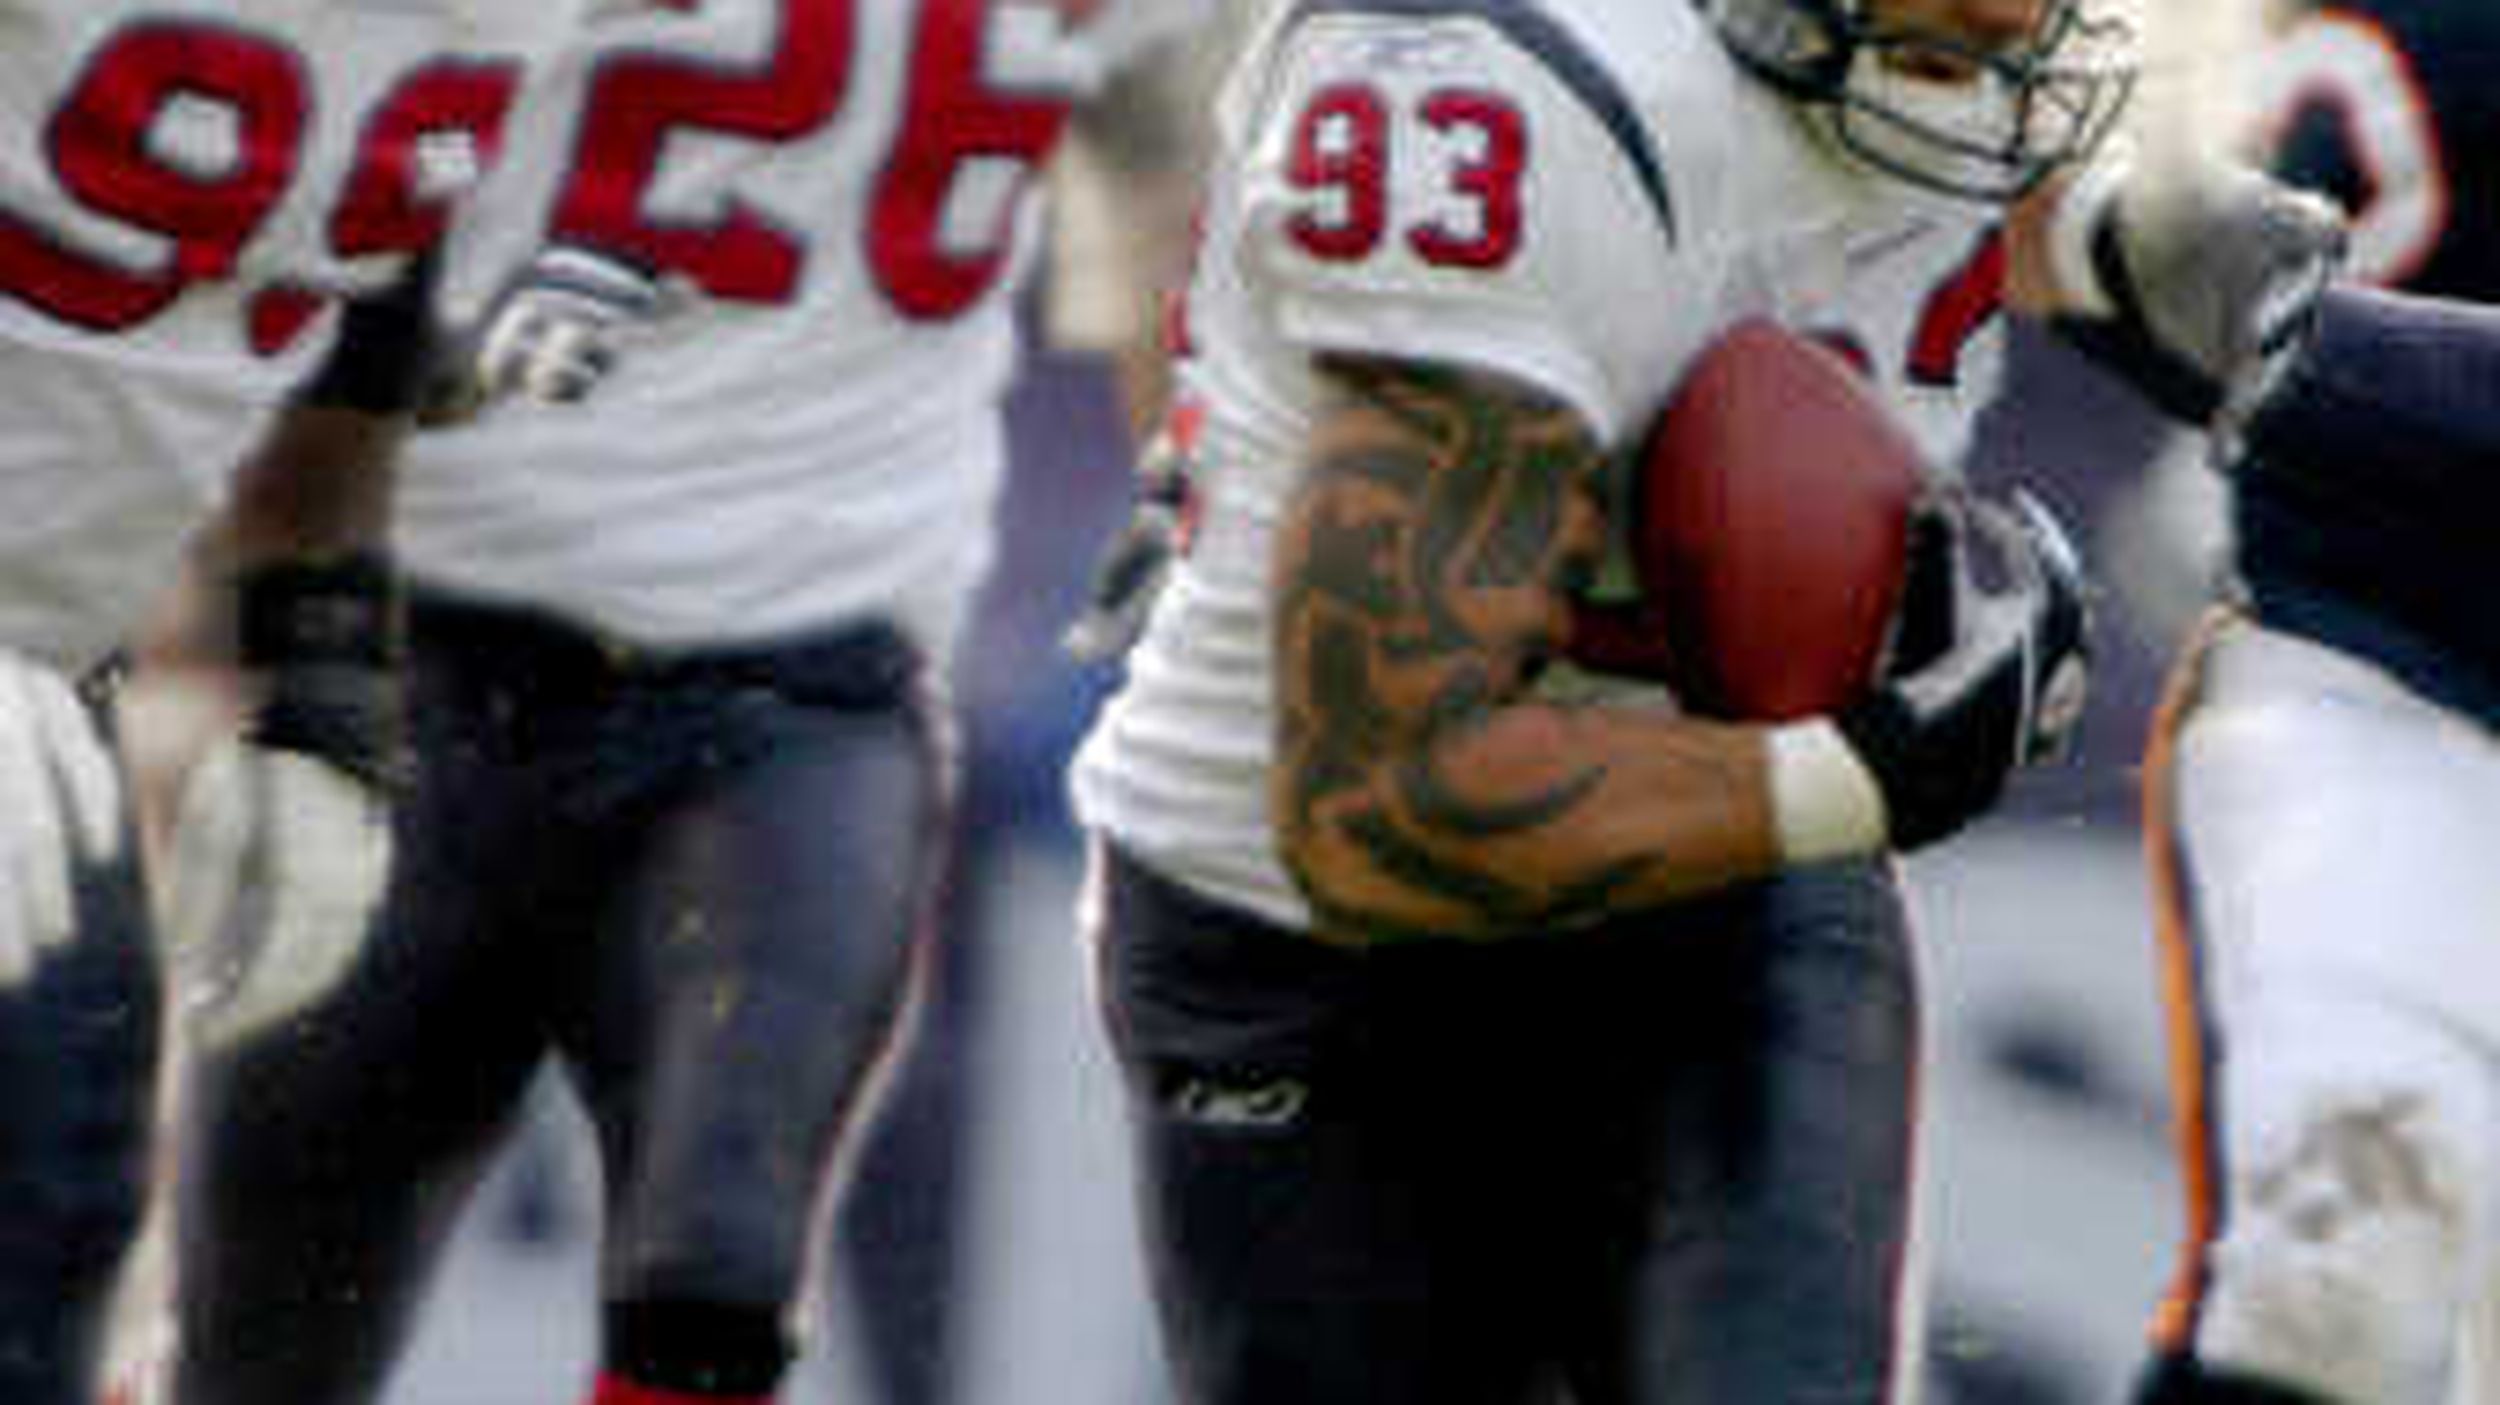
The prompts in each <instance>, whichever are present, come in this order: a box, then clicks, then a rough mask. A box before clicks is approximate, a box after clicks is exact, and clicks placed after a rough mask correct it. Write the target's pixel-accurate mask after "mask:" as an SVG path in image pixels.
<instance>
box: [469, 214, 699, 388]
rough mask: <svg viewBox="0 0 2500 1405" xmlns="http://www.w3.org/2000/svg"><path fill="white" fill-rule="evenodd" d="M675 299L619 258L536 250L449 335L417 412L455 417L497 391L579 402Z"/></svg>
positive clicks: (557, 248) (667, 287)
mask: <svg viewBox="0 0 2500 1405" xmlns="http://www.w3.org/2000/svg"><path fill="white" fill-rule="evenodd" d="M682 301H683V299H682V297H681V295H680V293H679V291H678V289H677V288H676V287H675V286H674V285H672V284H669V283H667V282H664V281H663V280H661V279H658V278H655V277H653V276H652V275H650V274H648V273H646V272H644V271H643V270H641V269H639V268H636V267H634V266H632V265H631V264H628V263H625V262H623V261H622V260H619V259H615V258H611V257H609V256H608V255H605V254H601V253H596V252H594V251H592V250H589V249H583V248H578V247H575V246H572V245H562V244H559V245H553V246H550V247H548V248H546V249H542V250H540V251H539V253H538V255H537V256H536V257H535V258H533V259H531V260H530V262H529V263H528V264H527V265H526V266H524V267H523V268H522V270H521V271H520V273H518V274H517V275H515V276H514V278H513V279H512V281H511V282H510V283H509V284H507V285H505V287H504V289H503V291H502V292H501V293H500V294H498V295H497V296H496V298H495V300H494V302H493V303H492V304H490V305H489V306H488V307H487V309H486V312H485V314H484V315H483V316H482V317H480V318H479V319H478V324H477V326H476V327H475V328H474V329H473V330H471V331H470V332H469V333H468V334H466V335H465V336H463V337H460V338H458V339H457V341H456V342H455V345H454V348H453V350H452V351H451V352H450V353H449V354H448V355H447V356H446V357H445V358H444V361H443V363H442V365H441V366H440V368H439V369H438V372H437V374H436V376H435V378H434V383H433V385H432V387H431V389H430V392H429V394H428V396H427V398H426V404H425V407H424V410H423V414H422V418H423V420H424V421H425V423H427V424H431V425H442V424H457V423H460V422H462V421H464V420H468V419H472V418H474V417H475V416H477V415H478V414H479V413H481V412H482V411H484V410H485V408H486V407H488V406H489V405H492V404H493V403H494V402H496V401H498V400H501V399H503V398H505V397H507V396H520V397H523V398H526V399H530V400H535V401H538V402H541V403H545V404H569V403H572V402H574V401H578V400H582V399H585V398H587V397H588V396H589V395H590V394H591V392H592V391H593V390H594V389H596V388H597V386H598V385H599V383H600V382H601V381H603V380H605V379H606V378H607V376H608V374H609V372H611V371H612V370H614V369H615V366H616V363H617V359H618V356H619V355H620V353H621V351H622V349H623V347H624V345H625V343H626V342H627V341H628V340H630V339H631V338H632V337H633V336H634V335H635V334H636V333H637V332H639V331H642V330H645V329H648V328H650V327H652V326H656V325H657V324H659V323H660V322H662V321H664V320H665V319H667V318H668V317H669V316H670V315H671V314H673V313H674V312H675V311H676V310H677V309H678V308H679V306H680V305H681V303H682Z"/></svg>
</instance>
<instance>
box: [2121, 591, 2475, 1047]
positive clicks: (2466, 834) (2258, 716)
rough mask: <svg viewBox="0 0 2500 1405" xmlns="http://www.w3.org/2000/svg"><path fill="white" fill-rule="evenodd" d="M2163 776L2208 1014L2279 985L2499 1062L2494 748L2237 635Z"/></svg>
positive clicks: (2376, 688)
mask: <svg viewBox="0 0 2500 1405" xmlns="http://www.w3.org/2000/svg"><path fill="white" fill-rule="evenodd" d="M2170 780H2171V784H2170V789H2171V793H2172V794H2173V795H2174V796H2175V797H2176V798H2175V801H2174V804H2173V808H2172V810H2171V813H2170V814H2169V815H2168V816H2166V817H2165V822H2166V824H2167V826H2168V838H2169V839H2170V840H2171V841H2173V842H2175V843H2176V844H2177V845H2178V846H2179V855H2180V858H2181V860H2182V862H2181V863H2180V865H2179V868H2180V870H2181V872H2182V873H2183V874H2184V875H2185V877H2186V879H2187V886H2188V891H2187V892H2186V893H2185V894H2184V898H2185V900H2186V901H2187V902H2188V903H2189V904H2190V906H2191V909H2192V910H2191V912H2190V913H2189V917H2190V920H2191V922H2192V924H2193V929H2194V932H2195V934H2196V936H2197V937H2198V938H2199V940H2200V943H2201V945H2200V948H2199V950H2198V952H2197V953H2196V954H2197V956H2198V958H2199V965H2200V974H2201V975H2202V976H2203V977H2204V979H2205V980H2206V982H2207V990H2206V992H2205V994H2206V995H2207V997H2208V998H2209V999H2212V1000H2216V1001H2220V1002H2224V1003H2225V1004H2228V1003H2230V1002H2234V1001H2237V1000H2240V999H2242V998H2249V999H2262V998H2263V990H2264V988H2265V987H2266V986H2268V985H2270V984H2274V983H2279V982H2281V981H2284V980H2286V979H2290V978H2293V977H2294V976H2295V975H2297V978H2298V979H2301V980H2303V981H2307V982H2311V983H2314V984H2315V985H2317V986H2318V987H2320V988H2333V987H2336V986H2348V987H2349V988H2350V989H2352V990H2353V991H2354V992H2355V993H2356V995H2358V994H2360V993H2363V992H2375V994H2376V998H2378V999H2379V1000H2382V1001H2384V1002H2386V1003H2387V1004H2389V1005H2390V1006H2395V1007H2402V1006H2412V1007H2415V1008H2418V1009H2419V1010H2421V1011H2422V1012H2423V1013H2424V1014H2425V1015H2426V1016H2432V1017H2435V1018H2438V1019H2440V1020H2442V1021H2444V1022H2447V1023H2449V1024H2451V1025H2452V1026H2453V1027H2455V1028H2456V1029H2458V1030H2461V1031H2464V1032H2466V1033H2467V1034H2468V1035H2469V1036H2470V1037H2471V1038H2472V1039H2473V1040H2475V1041H2476V1042H2478V1043H2481V1044H2483V1045H2485V1046H2487V1047H2492V1048H2500V1002H2495V1001H2493V1000H2491V999H2489V998H2488V995H2487V992H2488V991H2489V990H2490V989H2492V988H2494V986H2495V985H2500V863H2495V862H2494V861H2493V856H2494V855H2496V854H2500V737H2495V736H2494V735H2493V734H2492V733H2491V732H2489V731H2487V730H2485V729H2482V728H2478V727H2475V726H2472V725H2470V724H2468V723H2465V722H2463V721H2460V720H2459V719H2457V718H2456V717H2454V716H2453V715H2451V714H2447V713H2444V712H2442V711H2440V710H2438V709H2436V708H2433V707H2432V706H2430V705H2429V704H2427V703H2425V702H2423V701H2421V700H2420V699H2419V698H2418V697H2416V696H2415V695H2413V694H2411V693H2409V692H2406V691H2405V690H2403V689H2401V688H2399V687H2398V686H2397V685H2396V684H2395V683H2394V682H2393V681H2392V680H2390V679H2389V678H2388V677H2387V676H2386V675H2385V674H2383V673H2380V672H2379V671H2377V670H2375V669H2372V668H2369V667H2367V666H2365V665H2362V664H2359V663H2356V662H2354V661H2352V660H2350V659H2348V658H2345V657H2343V656H2341V655H2338V654H2334V653H2331V652H2329V651H2327V650H2324V649H2321V648H2318V647H2316V646H2314V645H2311V644H2308V643H2306V642H2304V641H2301V640H2298V639H2293V638H2290V637H2288V636H2283V635H2279V634H2274V633H2271V632H2268V631H2263V630H2259V629H2254V628H2239V629H2234V630H2231V631H2228V632H2226V633H2225V635H2224V636H2223V637H2222V639H2221V640H2220V641H2219V642H2218V643H2217V644H2216V645H2215V646H2214V647H2213V649H2212V651H2211V653H2210V654H2209V656H2208V657H2207V660H2206V662H2205V666H2204V672H2203V681H2202V687H2201V692H2200V694H2199V695H2198V698H2197V701H2196V703H2195V705H2194V706H2193V707H2192V708H2190V709H2189V710H2188V712H2187V713H2186V720H2185V722H2184V724H2183V725H2182V727H2181V730H2180V733H2179V737H2178V740H2177V743H2176V746H2175V762H2174V772H2173V775H2172V776H2171V778H2170Z"/></svg>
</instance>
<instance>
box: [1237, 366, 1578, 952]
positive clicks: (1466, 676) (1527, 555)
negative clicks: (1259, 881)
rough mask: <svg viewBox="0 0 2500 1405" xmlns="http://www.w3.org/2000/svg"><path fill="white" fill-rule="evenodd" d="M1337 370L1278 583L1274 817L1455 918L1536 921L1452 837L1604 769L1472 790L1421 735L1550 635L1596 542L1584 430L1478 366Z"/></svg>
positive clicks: (1474, 705) (1485, 833)
mask: <svg viewBox="0 0 2500 1405" xmlns="http://www.w3.org/2000/svg"><path fill="white" fill-rule="evenodd" d="M1340 370H1341V373H1342V380H1343V384H1344V387H1345V394H1346V399H1345V402H1344V403H1343V405H1342V406H1341V407H1340V409H1339V411H1338V412H1337V413H1336V414H1335V415H1333V416H1332V417H1331V421H1330V430H1329V432H1328V434H1327V435H1326V436H1325V437H1324V438H1323V440H1322V442H1321V444H1320V445H1319V448H1318V452H1317V454H1316V456H1315V460H1314V462H1313V463H1312V465H1311V469H1310V473H1309V477H1308V479H1307V480H1306V483H1305V487H1304V490H1303V493H1302V495H1301V497H1300V499H1299V501H1298V502H1297V504H1296V506H1295V509H1294V511H1293V513H1292V522H1291V525H1290V526H1289V528H1288V541H1287V545H1286V550H1285V557H1284V561H1285V565H1284V567H1283V570H1284V576H1283V579H1282V580H1281V581H1280V590H1281V597H1280V601H1279V608H1278V634H1277V640H1278V648H1279V651H1280V658H1279V662H1280V665H1281V670H1280V676H1281V680H1282V687H1281V690H1280V691H1281V698H1280V701H1281V704H1282V706H1281V709H1280V712H1281V719H1282V720H1281V725H1280V731H1281V740H1282V743H1283V748H1284V765H1283V766H1282V767H1280V770H1279V779H1278V785H1279V791H1280V794H1279V802H1280V808H1281V809H1282V810H1283V812H1284V814H1283V821H1282V822H1283V824H1284V826H1285V828H1286V830H1287V832H1288V833H1289V834H1298V835H1303V836H1309V837H1320V836H1322V835H1323V834H1325V835H1326V836H1328V837H1332V838H1334V839H1335V840H1337V841H1339V842H1340V843H1341V844H1342V845H1343V846H1344V847H1345V849H1346V850H1348V851H1349V852H1351V853H1354V854H1358V855H1360V857H1361V860H1362V862H1363V865H1364V867H1365V868H1366V869H1368V870H1369V871H1370V876H1373V877H1376V878H1378V879H1380V880H1384V881H1385V882H1386V883H1387V884H1388V885H1389V886H1391V887H1394V888H1397V889H1401V890H1403V893H1402V897H1403V898H1404V899H1405V900H1407V901H1411V902H1414V903H1416V904H1418V905H1420V906H1421V907H1422V908H1424V909H1426V910H1436V909H1447V910H1448V912H1449V914H1450V916H1451V918H1452V920H1453V921H1455V922H1456V923H1457V925H1459V926H1460V927H1461V928H1463V929H1464V928H1473V927H1475V926H1477V925H1480V924H1481V923H1483V922H1485V921H1487V920H1490V921H1492V922H1495V923H1498V924H1502V925H1508V924H1511V923H1515V922H1519V921H1523V920H1530V919H1534V918H1538V917H1543V916H1548V915H1550V914H1549V913H1548V911H1547V898H1548V896H1549V893H1548V884H1547V882H1546V881H1545V880H1542V879H1540V878H1539V877H1538V876H1536V875H1510V874H1504V873H1501V872H1499V871H1498V870H1497V868H1496V867H1495V866H1493V865H1488V864H1485V863H1483V862H1481V861H1480V860H1479V859H1478V858H1477V857H1475V856H1474V855H1473V854H1471V853H1470V852H1469V849H1470V847H1471V846H1476V847H1481V846H1482V845H1483V844H1484V842H1485V841H1487V840H1498V839H1501V838H1504V837H1508V836H1516V835H1521V834H1524V833H1530V832H1533V831H1534V830H1536V829H1537V828H1539V827H1540V826H1544V825H1547V824H1551V823H1553V822H1554V821H1555V820H1556V819H1557V818H1558V817H1559V816H1561V815H1563V814H1565V813H1566V812H1568V811H1569V810H1570V809H1571V808H1572V807H1574V806H1576V805H1579V804H1581V803H1584V802H1585V801H1586V800H1587V798H1588V797H1589V796H1590V795H1591V793H1592V792H1593V791H1594V790H1595V789H1596V787H1597V784H1598V781H1599V780H1600V778H1601V777H1602V767H1599V766H1594V765H1592V766H1584V767H1581V768H1578V769H1576V770H1570V771H1565V772H1562V773H1559V774H1554V775H1550V776H1539V777H1534V778H1532V779H1529V780H1528V781H1527V783H1526V784H1524V785H1504V784H1500V783H1496V784H1494V785H1492V786H1489V787H1488V786H1485V785H1483V784H1482V783H1481V782H1479V783H1476V784H1466V783H1461V782H1460V781H1459V780H1458V779H1457V778H1455V777H1452V776H1449V775H1445V774H1444V773H1443V772H1442V770H1441V767H1440V764H1439V763H1438V762H1437V761H1436V759H1435V758H1434V756H1433V755H1432V754H1431V752H1430V750H1429V745H1430V743H1431V742H1432V741H1433V740H1434V739H1435V738H1437V737H1439V736H1441V735H1444V734H1455V733H1457V732H1460V731H1463V730H1464V729H1466V728H1469V727H1470V726H1473V725H1474V724H1476V723H1477V722H1479V721H1480V720H1481V719H1482V718H1483V717H1484V716H1485V715H1487V714H1488V713H1489V712H1490V711H1491V710H1492V709H1495V708H1497V707H1500V706H1502V705H1503V704H1504V703H1505V702H1506V701H1507V700H1509V699H1511V698H1513V697H1515V696H1516V695H1518V694H1519V692H1520V691H1521V690H1522V689H1523V688H1524V687H1525V686H1526V684H1527V682H1528V681H1529V679H1530V678H1531V677H1532V676H1533V674H1534V672H1535V671H1536V669H1537V668H1538V667H1540V666H1541V665H1542V663H1543V661H1544V659H1545V658H1546V657H1547V656H1548V655H1549V654H1550V653H1551V652H1552V650H1553V649H1554V648H1555V647H1556V645H1557V643H1558V641H1559V636H1560V631H1561V611H1562V607H1563V594H1564V592H1565V591H1566V590H1567V589H1568V588H1569V586H1570V585H1571V584H1572V583H1573V582H1575V581H1576V580H1578V579H1579V578H1581V577H1582V576H1583V575H1584V574H1585V572H1586V570H1587V562H1588V560H1589V559H1590V558H1591V557H1592V556H1593V550H1594V543H1595V538H1596V528H1595V523H1596V517H1595V511H1594V506H1593V503H1594V497H1593V487H1594V483H1593V480H1594V477H1595V474H1596V471H1597V466H1598V462H1599V453H1598V449H1597V446H1596V444H1595V442H1594V440H1593V439H1592V438H1591V437H1590V436H1589V435H1588V433H1587V432H1586V430H1585V429H1584V428H1582V426H1581V425H1580V423H1579V421H1578V420H1577V419H1576V418H1575V417H1574V416H1572V415H1571V414H1570V413H1569V412H1568V411H1567V410H1565V409H1563V408H1562V407H1560V406H1558V405H1556V404H1554V403H1552V402H1550V401H1547V400H1544V399H1542V398H1540V397H1537V396H1533V395H1530V394H1527V393H1524V392H1521V391H1518V390H1515V389H1512V388H1509V387H1506V386H1501V385H1498V384H1494V383H1489V382H1486V381H1484V380H1482V379H1479V378H1470V377H1464V376H1460V375H1457V374H1453V373H1447V372H1440V371H1428V370H1403V369H1397V370H1392V369H1388V368H1382V367H1377V366H1369V365H1357V366H1349V367H1343V368H1340ZM1392 758H1403V759H1402V760H1392ZM1571 877H1572V878H1575V879H1576V878H1577V877H1579V876H1578V875H1573V876H1571ZM1391 916H1392V915H1391V914H1390V913H1387V912H1383V913H1379V914H1376V915H1373V916H1372V917H1371V919H1370V920H1369V921H1366V915H1365V914H1363V913H1360V912H1347V913H1341V914H1334V915H1333V917H1332V920H1345V921H1353V922H1360V923H1364V924H1365V925H1366V926H1371V927H1381V928H1386V927H1390V926H1393V925H1397V924H1395V923H1394V922H1392V921H1391V920H1389V919H1390V918H1391Z"/></svg>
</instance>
